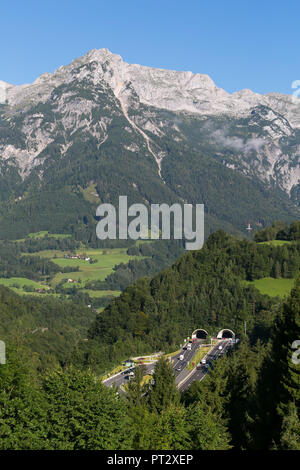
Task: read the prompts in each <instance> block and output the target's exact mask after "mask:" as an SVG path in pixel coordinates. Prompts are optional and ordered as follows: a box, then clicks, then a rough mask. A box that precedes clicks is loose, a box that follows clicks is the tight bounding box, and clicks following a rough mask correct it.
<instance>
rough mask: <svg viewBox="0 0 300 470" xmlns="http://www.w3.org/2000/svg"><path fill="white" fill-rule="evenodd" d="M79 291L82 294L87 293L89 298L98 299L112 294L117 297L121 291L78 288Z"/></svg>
mask: <svg viewBox="0 0 300 470" xmlns="http://www.w3.org/2000/svg"><path fill="white" fill-rule="evenodd" d="M79 291H80V292H83V293H84V294H89V296H90V297H91V298H94V299H96V298H97V299H98V298H99V297H106V296H108V295H113V296H114V297H119V295H120V294H121V291H118V290H91V289H79Z"/></svg>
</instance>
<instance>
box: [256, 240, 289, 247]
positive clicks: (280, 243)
mask: <svg viewBox="0 0 300 470" xmlns="http://www.w3.org/2000/svg"><path fill="white" fill-rule="evenodd" d="M291 243H293V242H291V241H289V240H270V241H268V242H260V243H258V244H259V245H274V246H283V245H290V244H291Z"/></svg>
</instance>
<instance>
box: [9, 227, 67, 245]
mask: <svg viewBox="0 0 300 470" xmlns="http://www.w3.org/2000/svg"><path fill="white" fill-rule="evenodd" d="M46 236H48V237H50V238H68V237H70V236H71V235H70V234H68V233H49V232H48V231H47V230H42V231H41V232H35V233H29V234H28V235H27V237H26V238H20V239H19V240H16V242H24V241H25V240H26V239H28V238H44V237H46Z"/></svg>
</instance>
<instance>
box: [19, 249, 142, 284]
mask: <svg viewBox="0 0 300 470" xmlns="http://www.w3.org/2000/svg"><path fill="white" fill-rule="evenodd" d="M126 251H127V249H126V248H113V249H104V250H103V249H82V250H77V251H76V255H79V254H84V255H86V257H88V258H91V259H92V260H96V261H97V262H96V263H93V264H91V263H90V262H89V261H85V260H84V259H70V258H65V257H64V256H65V254H67V253H66V252H63V251H59V250H43V251H39V252H38V253H24V255H27V256H37V255H38V256H40V257H42V258H50V259H51V260H52V261H53V262H54V263H55V264H57V265H58V266H60V267H61V268H66V267H68V266H70V267H72V268H76V267H78V268H79V271H78V272H69V273H68V272H66V273H58V274H57V275H56V276H55V277H54V278H53V279H52V281H51V282H50V284H51V286H55V285H57V284H58V283H59V282H61V281H62V280H63V279H67V278H70V279H73V280H76V281H78V280H79V279H80V280H81V283H80V287H84V285H85V284H86V283H87V282H89V281H98V280H100V281H104V280H105V278H106V277H107V276H108V275H109V274H111V273H112V272H113V268H114V267H115V266H116V265H118V264H120V263H124V264H127V263H128V261H129V260H131V259H142V258H143V257H142V256H129V255H127V253H126ZM65 285H66V286H70V284H65Z"/></svg>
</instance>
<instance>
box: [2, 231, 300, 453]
mask: <svg viewBox="0 0 300 470" xmlns="http://www.w3.org/2000/svg"><path fill="white" fill-rule="evenodd" d="M296 225H297V224H296ZM294 227H295V224H292V225H291V226H289V227H284V230H285V233H288V234H289V233H291V232H293V233H294ZM281 230H282V228H281ZM290 238H291V240H290V241H289V242H288V243H285V244H283V245H276V244H275V245H274V244H272V243H267V244H264V243H262V244H260V243H257V242H251V241H246V240H239V239H236V238H234V237H232V236H229V235H227V234H226V233H224V232H222V231H218V232H216V233H214V234H212V235H211V236H210V237H209V239H208V240H207V241H206V243H205V245H204V247H203V249H202V250H200V251H197V252H188V253H186V254H184V256H182V257H181V258H180V259H179V260H178V261H177V262H176V263H175V264H174V265H173V266H172V267H170V268H167V269H165V270H164V271H162V272H161V273H160V274H158V275H156V276H155V277H154V278H152V279H151V278H143V279H140V280H138V281H137V282H136V283H135V284H133V285H131V286H129V287H127V288H126V289H125V291H124V292H123V293H122V294H121V296H120V297H119V298H117V299H115V300H113V301H112V302H111V303H110V305H108V306H107V307H106V308H105V309H104V311H103V312H101V313H99V314H98V315H97V316H96V317H95V315H96V313H95V311H94V310H93V309H89V308H87V307H86V302H85V301H82V302H81V303H80V298H78V299H76V302H72V301H70V300H67V299H55V298H48V296H47V297H45V298H43V299H40V298H33V297H31V296H28V297H25V298H24V297H20V296H18V295H17V294H15V293H13V292H12V291H11V290H9V289H6V288H4V287H1V288H0V307H1V310H0V315H1V322H0V338H1V340H4V341H5V342H6V345H7V361H6V364H2V365H0V449H67V450H72V449H137V450H141V449H152V450H156V449H178V450H180V449H185V450H194V449H298V450H299V449H300V440H299V435H300V432H299V431H300V422H299V399H300V396H299V390H300V387H299V385H300V365H299V364H297V363H295V361H294V362H293V361H292V354H293V352H294V350H293V349H292V343H293V342H294V341H295V340H297V339H299V338H300V278H299V268H300V244H299V237H298V236H292V237H290ZM132 249H136V248H134V247H133V248H132ZM266 276H270V277H274V278H276V277H278V276H279V277H287V278H295V279H296V280H295V284H294V288H293V289H292V292H291V295H290V296H289V297H288V298H285V299H284V300H283V301H282V300H281V299H280V298H279V297H273V298H270V297H268V296H266V295H262V294H261V293H260V292H259V291H258V290H257V289H255V287H253V286H251V285H248V284H247V282H246V281H251V280H253V279H259V278H263V277H266ZM245 322H246V324H247V334H246V333H245V330H244V325H245ZM197 327H202V328H206V329H207V330H208V331H209V332H210V333H211V334H215V333H216V332H217V330H218V329H219V328H223V327H226V328H231V329H233V331H234V332H235V333H236V334H237V336H238V337H239V338H240V342H239V343H238V345H237V346H236V348H234V349H232V350H231V351H230V352H228V353H227V355H225V356H223V357H222V359H219V360H218V361H216V362H215V364H214V368H213V369H212V370H211V371H210V373H209V374H208V376H207V377H206V379H205V380H203V381H201V382H196V383H194V384H193V385H192V386H191V387H190V388H189V389H188V390H187V391H185V392H184V393H183V394H180V393H179V392H178V391H177V388H176V386H175V382H174V373H173V370H172V369H171V367H170V365H169V364H168V362H166V360H164V359H161V360H160V361H158V363H157V365H156V368H155V373H154V377H153V378H154V382H153V384H151V383H150V384H148V385H147V384H144V383H143V375H144V373H145V371H144V370H143V366H141V367H140V368H138V369H137V372H136V374H135V378H134V379H133V380H132V381H131V382H130V383H129V385H128V392H127V394H126V395H124V394H122V395H118V394H116V390H114V389H109V388H106V387H105V386H104V385H103V384H102V383H101V374H102V373H103V372H104V370H108V369H109V368H112V367H113V366H114V365H115V364H117V363H118V362H120V361H121V360H123V359H125V358H127V357H128V356H129V355H136V354H138V353H141V354H145V353H147V352H149V353H151V352H153V351H154V350H156V351H157V350H165V351H166V352H168V351H172V350H175V349H176V348H177V347H178V345H179V343H180V342H181V341H182V338H183V337H184V336H186V335H187V333H188V330H189V331H191V330H192V329H195V328H197Z"/></svg>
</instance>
